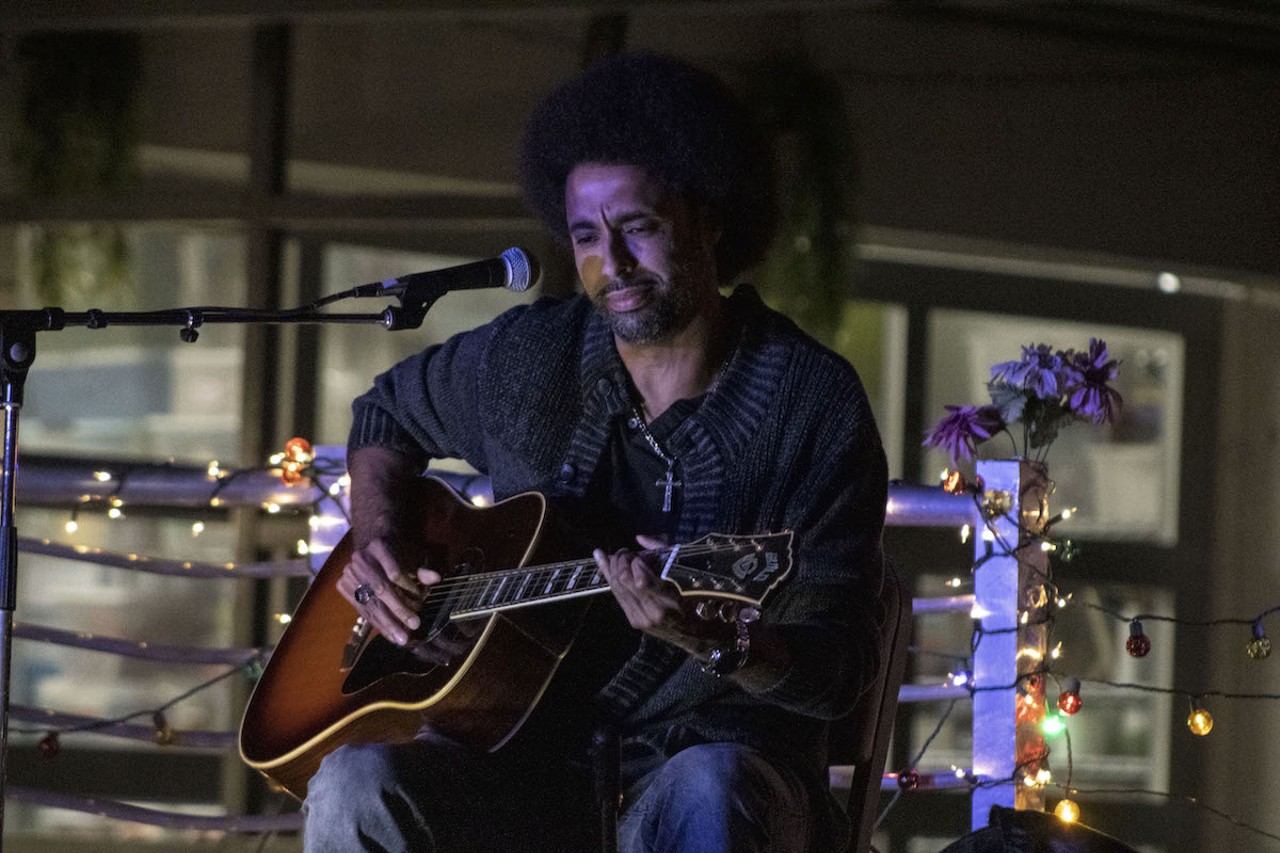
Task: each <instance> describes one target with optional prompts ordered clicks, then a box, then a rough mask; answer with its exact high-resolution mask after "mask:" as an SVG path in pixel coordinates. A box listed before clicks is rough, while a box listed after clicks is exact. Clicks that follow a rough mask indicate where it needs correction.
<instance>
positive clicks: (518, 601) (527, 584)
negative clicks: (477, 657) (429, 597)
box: [443, 558, 609, 620]
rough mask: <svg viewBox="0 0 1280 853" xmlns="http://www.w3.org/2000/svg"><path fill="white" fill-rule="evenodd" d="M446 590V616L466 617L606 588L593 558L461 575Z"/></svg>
mask: <svg viewBox="0 0 1280 853" xmlns="http://www.w3.org/2000/svg"><path fill="white" fill-rule="evenodd" d="M443 583H444V584H445V585H449V586H451V588H450V589H448V590H447V595H448V604H447V605H446V606H448V607H449V610H450V614H449V618H450V619H454V620H457V619H470V618H472V617H475V616H485V615H488V614H490V613H498V612H501V611H503V610H513V609H515V608H517V607H530V606H533V605H537V604H545V603H548V602H551V601H563V600H565V599H569V598H580V597H582V596H584V595H595V594H597V593H601V592H604V591H605V590H607V589H608V588H609V582H608V581H606V580H605V577H604V575H603V574H601V573H600V569H599V567H598V566H597V565H596V562H595V560H593V559H590V558H588V559H585V560H576V561H572V562H565V563H550V564H548V565H543V566H530V567H527V568H523V569H510V570H507V571H501V572H486V573H483V574H476V575H464V576H462V577H460V578H457V579H455V580H454V581H453V583H452V584H450V582H449V581H444V582H443Z"/></svg>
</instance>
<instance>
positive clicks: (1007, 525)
mask: <svg viewBox="0 0 1280 853" xmlns="http://www.w3.org/2000/svg"><path fill="white" fill-rule="evenodd" d="M978 476H980V477H981V478H982V480H983V483H984V495H983V509H984V515H986V516H987V519H988V521H987V525H986V527H985V528H984V529H982V530H981V531H979V535H977V536H975V540H974V541H975V556H976V558H977V560H978V561H981V566H980V567H979V568H978V569H977V571H976V572H975V574H974V618H975V619H976V620H978V624H979V625H980V627H981V629H982V633H981V636H980V640H979V643H978V647H977V650H976V651H975V653H974V673H973V675H974V684H975V686H976V687H977V688H979V689H978V692H976V693H975V694H974V697H973V770H974V773H975V774H976V775H977V776H978V778H979V779H980V780H984V781H991V782H1004V781H1005V780H1012V784H994V785H988V786H983V787H979V788H977V789H976V790H975V791H974V793H973V803H972V813H971V823H972V827H973V828H974V829H977V828H980V827H983V826H986V825H987V815H988V814H989V812H990V811H991V807H992V806H993V805H999V806H1004V807H1006V808H1018V809H1036V810H1043V809H1044V793H1043V789H1042V788H1041V787H1040V786H1039V785H1028V784H1026V783H1025V782H1024V777H1028V776H1029V777H1031V778H1032V779H1034V777H1035V774H1036V772H1037V771H1039V770H1040V769H1046V770H1047V769H1048V761H1047V757H1046V753H1045V745H1044V737H1043V735H1042V734H1041V732H1040V728H1039V724H1040V722H1041V721H1042V720H1043V718H1044V699H1045V688H1044V678H1043V677H1042V676H1039V677H1033V676H1032V673H1034V672H1036V670H1038V669H1040V668H1041V667H1042V665H1043V660H1044V655H1045V653H1046V652H1047V649H1046V630H1045V626H1044V624H1043V622H1044V616H1045V612H1044V608H1045V606H1046V601H1045V597H1046V596H1045V586H1044V585H1045V583H1046V582H1047V581H1048V572H1047V559H1046V555H1045V553H1044V552H1043V551H1042V550H1041V549H1040V548H1039V547H1038V545H1037V544H1036V542H1035V541H1034V540H1035V534H1037V533H1038V532H1039V530H1040V529H1041V528H1042V527H1043V525H1044V522H1045V516H1046V513H1047V510H1046V504H1045V495H1046V490H1047V478H1046V476H1045V472H1044V469H1043V468H1042V467H1040V466H1037V465H1034V464H1033V463H1029V462H1026V461H1021V460H1010V461H986V462H979V463H978ZM992 688H995V689H992Z"/></svg>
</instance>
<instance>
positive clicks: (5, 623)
mask: <svg viewBox="0 0 1280 853" xmlns="http://www.w3.org/2000/svg"><path fill="white" fill-rule="evenodd" d="M367 287H368V286H366V288H367ZM361 290H362V289H361V288H353V289H351V290H347V291H343V292H342V293H337V294H333V295H331V296H327V297H324V298H323V299H320V300H319V301H317V302H315V303H312V304H311V305H308V306H304V307H301V308H292V309H285V310H281V311H269V310H258V309H250V308H222V307H197V308H172V309H165V310H161V311H126V312H110V311H101V310H99V309H96V308H93V309H90V310H88V311H85V312H83V313H68V312H66V311H64V310H63V309H61V308H42V309H39V310H29V311H0V405H3V407H4V460H3V463H2V465H0V853H2V851H3V849H4V795H5V791H6V787H7V784H8V749H9V680H10V668H11V667H10V664H11V660H12V642H13V611H14V609H15V608H16V606H17V598H18V528H17V525H16V523H15V521H14V513H15V503H16V494H17V491H16V486H17V475H18V415H19V413H20V411H21V409H22V402H23V391H24V389H25V385H26V378H27V371H28V370H29V369H30V368H31V365H32V363H34V361H35V357H36V333H37V332H60V331H63V330H64V329H65V328H66V327H67V326H68V325H72V326H85V327H87V328H90V329H105V328H107V327H108V326H178V327H179V329H178V337H179V338H181V339H182V341H183V342H185V343H195V342H196V339H197V338H199V336H200V333H199V331H198V330H199V327H200V326H202V325H204V324H206V323H235V324H240V325H248V324H320V323H370V324H373V323H376V324H378V325H380V326H382V327H383V328H385V329H387V330H399V329H416V328H418V327H419V326H421V325H422V321H423V318H424V317H426V314H427V311H428V310H430V308H431V306H432V305H433V304H435V302H436V300H437V299H439V298H440V297H441V296H443V295H444V294H445V293H446V292H448V286H447V285H446V284H441V283H439V282H433V281H426V282H415V283H414V284H412V285H409V286H407V287H406V288H405V290H404V292H403V293H401V294H399V295H398V296H397V298H398V299H399V301H400V305H398V306H388V307H387V308H385V309H383V311H382V313H380V314H322V313H320V311H319V310H318V309H319V308H320V307H321V306H323V305H327V304H329V303H331V302H336V301H337V300H339V299H346V298H348V297H352V296H364V295H376V294H374V293H369V292H358V291H361Z"/></svg>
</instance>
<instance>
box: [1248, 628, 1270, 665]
mask: <svg viewBox="0 0 1280 853" xmlns="http://www.w3.org/2000/svg"><path fill="white" fill-rule="evenodd" d="M1246 650H1247V651H1248V652H1249V657H1251V658H1253V659H1254V660H1262V659H1263V658H1265V657H1269V656H1270V655H1271V640H1270V638H1268V637H1267V632H1266V630H1265V629H1264V628H1263V627H1262V622H1261V621H1258V622H1254V623H1253V636H1252V637H1251V638H1250V640H1249V645H1248V646H1247V647H1246Z"/></svg>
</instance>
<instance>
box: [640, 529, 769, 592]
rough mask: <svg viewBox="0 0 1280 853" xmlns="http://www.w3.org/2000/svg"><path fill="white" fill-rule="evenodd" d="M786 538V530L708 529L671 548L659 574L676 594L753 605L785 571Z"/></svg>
mask: <svg viewBox="0 0 1280 853" xmlns="http://www.w3.org/2000/svg"><path fill="white" fill-rule="evenodd" d="M791 539H792V532H791V531H790V530H784V531H782V532H780V533H763V534H759V535H750V536H730V535H727V534H722V533H712V534H709V535H707V536H704V537H702V538H701V539H698V540H696V541H693V542H688V543H686V544H684V545H677V546H675V547H674V548H672V549H671V551H670V552H669V553H668V555H667V560H666V563H665V564H664V565H663V568H662V577H664V578H666V579H667V580H669V581H671V582H672V583H674V584H675V585H676V586H677V587H678V588H679V590H680V594H681V595H695V596H698V597H700V598H725V599H730V600H733V601H736V602H741V603H743V604H750V605H752V606H756V607H758V606H759V605H760V603H761V602H762V601H764V598H765V596H766V595H768V594H769V591H770V590H772V589H773V588H774V587H775V586H777V585H778V583H779V582H780V581H781V580H782V579H783V578H785V577H786V576H787V575H788V574H789V573H790V572H791Z"/></svg>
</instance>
